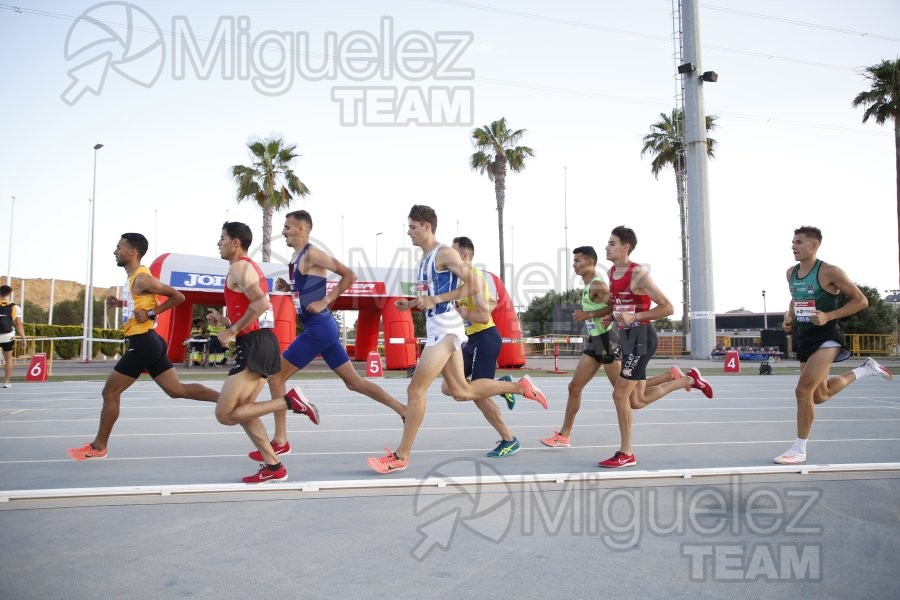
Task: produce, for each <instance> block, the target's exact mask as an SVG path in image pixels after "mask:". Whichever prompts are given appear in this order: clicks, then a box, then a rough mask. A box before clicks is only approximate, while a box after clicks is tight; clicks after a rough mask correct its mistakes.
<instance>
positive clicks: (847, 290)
mask: <svg viewBox="0 0 900 600" xmlns="http://www.w3.org/2000/svg"><path fill="white" fill-rule="evenodd" d="M819 275H820V277H821V279H822V281H824V285H823V287H824V288H825V289H826V290H827V291H831V290H830V289H829V288H832V287H834V288H837V289H838V291H840V292H841V293H842V294H844V296H846V297H847V303H846V304H844V305H843V306H841V307H839V308H836V309H834V310H832V311H829V312H822V311H820V310H817V311H816V313H815V314H814V315H813V316H812V318H811V321H812V322H813V323H814V324H815V325H825V324H826V323H828V322H829V321H834V320H835V319H843V318H844V317H849V316H850V315H853V314H856V313H858V312H859V311H861V310H864V309H865V308H866V307H868V306H869V300H868V298H866V295H865V294H863V293H862V291H861V290H860V289H859V288H858V287H857V286H856V284H855V283H853V282H852V281H850V278H849V277H847V274H846V273H844V270H843V269H841V268H840V267H838V266H835V265H832V264H828V263H822V266H820V267H819Z"/></svg>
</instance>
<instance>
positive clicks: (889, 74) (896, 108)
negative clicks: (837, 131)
mask: <svg viewBox="0 0 900 600" xmlns="http://www.w3.org/2000/svg"><path fill="white" fill-rule="evenodd" d="M865 77H866V79H868V80H869V82H870V83H871V85H872V87H871V89H869V90H867V91H865V92H860V93H859V94H857V95H856V98H854V99H853V106H860V105H862V106H865V107H866V110H865V112H863V118H862V120H863V123H865V122H866V121H868V120H869V118H870V117H871V118H874V119H875V122H876V123H878V124H879V125H884V123H885V122H886V121H889V120H893V121H894V157H895V160H896V167H895V168H896V172H897V184H896V185H897V249H898V254H897V261H898V265H900V59H898V60H883V61H881V62H880V63H878V64H877V65H874V66H871V67H866V68H865Z"/></svg>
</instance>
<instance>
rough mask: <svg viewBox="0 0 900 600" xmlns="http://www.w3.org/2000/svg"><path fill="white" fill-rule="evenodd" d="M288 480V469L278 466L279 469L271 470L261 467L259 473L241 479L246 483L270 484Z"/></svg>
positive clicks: (264, 466)
mask: <svg viewBox="0 0 900 600" xmlns="http://www.w3.org/2000/svg"><path fill="white" fill-rule="evenodd" d="M285 479H287V469H285V468H284V465H278V469H276V470H274V471H273V470H271V469H270V468H269V467H267V466H266V465H260V469H259V472H257V473H254V474H253V475H248V476H247V477H244V478H243V479H241V481H243V482H244V483H269V482H270V481H284V480H285Z"/></svg>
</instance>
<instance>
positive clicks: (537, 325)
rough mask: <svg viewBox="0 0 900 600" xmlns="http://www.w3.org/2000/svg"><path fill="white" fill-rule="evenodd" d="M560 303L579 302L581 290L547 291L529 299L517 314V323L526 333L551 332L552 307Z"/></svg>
mask: <svg viewBox="0 0 900 600" xmlns="http://www.w3.org/2000/svg"><path fill="white" fill-rule="evenodd" d="M560 304H581V290H569V291H568V292H563V293H557V292H548V293H547V294H544V295H543V296H538V297H535V298H532V299H531V302H529V303H528V308H527V309H525V312H523V313H520V314H519V323H520V325H521V326H522V330H523V333H526V332H527V335H545V334H548V333H553V307H554V306H559V305H560Z"/></svg>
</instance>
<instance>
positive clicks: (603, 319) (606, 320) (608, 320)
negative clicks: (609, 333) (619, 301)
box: [600, 313, 613, 327]
mask: <svg viewBox="0 0 900 600" xmlns="http://www.w3.org/2000/svg"><path fill="white" fill-rule="evenodd" d="M612 322H613V316H612V313H610V314H608V315H606V316H604V317H600V323H602V324H603V326H604V327H606V326H607V325H609V324H610V323H612Z"/></svg>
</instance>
